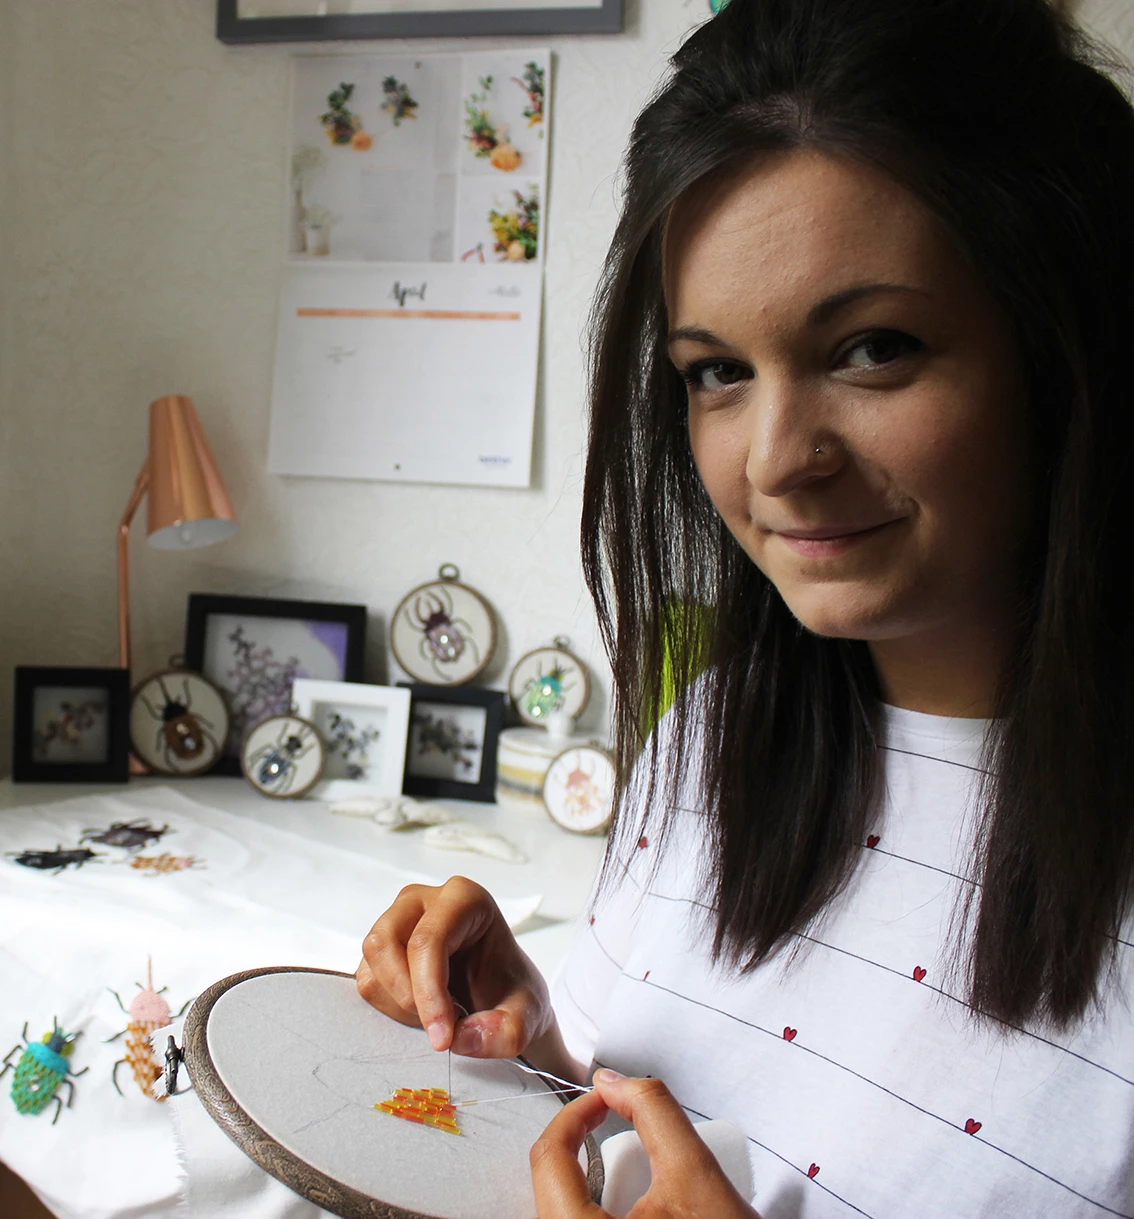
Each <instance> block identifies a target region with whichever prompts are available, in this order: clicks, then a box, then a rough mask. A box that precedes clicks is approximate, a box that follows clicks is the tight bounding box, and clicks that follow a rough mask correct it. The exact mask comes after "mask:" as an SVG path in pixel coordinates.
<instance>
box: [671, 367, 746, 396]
mask: <svg viewBox="0 0 1134 1219" xmlns="http://www.w3.org/2000/svg"><path fill="white" fill-rule="evenodd" d="M681 376H682V379H683V380H684V381H685V384H686V385H688V386H690V388H693V389H707V390H715V389H727V388H728V387H729V386H730V385H735V384H736V383H737V382H738V381H747V380H748V379H749V378H750V377H751V376H752V372H751V370H750V369H748V368H746V367H745V366H744V365H743V364H734V363H732V362H731V361H728V360H702V361H701V362H700V363H699V364H693V365H691V366H690V367H689V368H686V369H684V370H683V371H682V373H681Z"/></svg>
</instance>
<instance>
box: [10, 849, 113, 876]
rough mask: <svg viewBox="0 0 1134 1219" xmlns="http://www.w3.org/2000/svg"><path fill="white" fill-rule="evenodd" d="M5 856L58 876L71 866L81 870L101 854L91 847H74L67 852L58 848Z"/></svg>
mask: <svg viewBox="0 0 1134 1219" xmlns="http://www.w3.org/2000/svg"><path fill="white" fill-rule="evenodd" d="M5 854H7V855H9V856H11V857H12V858H13V859H15V861H16V863H18V864H22V865H23V866H24V867H25V868H38V869H39V870H40V871H41V872H54V873H55V875H56V876H58V875H59V873H60V872H62V871H63V869H64V868H67V867H69V866H71V865H74V866H75V867H76V868H81V867H82V866H83V864H85V863H89V862H90V861H91V860H92V859H98V858H99V857H100V856H99V852H98V851H92V850H91V849H90V848H89V847H73V848H72V849H71V850H69V851H65V850H64V849H63V848H62V847H61V846H57V847H56V848H55V850H54V851H6V852H5Z"/></svg>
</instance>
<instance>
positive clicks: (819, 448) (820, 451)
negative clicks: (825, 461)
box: [815, 447, 823, 453]
mask: <svg viewBox="0 0 1134 1219" xmlns="http://www.w3.org/2000/svg"><path fill="white" fill-rule="evenodd" d="M815 452H816V453H822V452H823V449H822V447H818V448H816V450H815Z"/></svg>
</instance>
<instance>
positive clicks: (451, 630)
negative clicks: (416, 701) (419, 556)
mask: <svg viewBox="0 0 1134 1219" xmlns="http://www.w3.org/2000/svg"><path fill="white" fill-rule="evenodd" d="M460 577H461V572H460V568H458V567H457V566H456V564H454V563H443V564H442V565H441V567H440V568H438V571H437V579H436V580H430V581H429V582H428V583H426V584H419V585H418V586H417V588H413V589H410V591H409V592H408V593H406V595H405V596H404V597H403V598H402V599H401V601H399V602H398V608H397V609H396V610H394V613H393V615H392V616H391V618H390V651H391V652H393V654H394V659H395V660H396V661H397V662H398V664H399V665H400V666H401V667H402V668H403V669H404V670H405V672H406V673H408V674H409V676H410V677H411V678H413V680H414V681H416V682H424V683H426V684H427V685H434V686H438V685H439V686H463V685H465V684H467V683H468V682H471V681H472V680H473V679H474V678H476V677H478V676H479V675H480V674H481V673H483V672H484V670H485V669H486V668H487V666H488V663H489V661H491V659H492V654H493V652H494V651H495V650H496V616H495V614H493V612H492V607H491V606H490V605H489V604H488V602H487V601H486V600H485V598H484V597H483V596H481V594H480V593H478V592H477V591H476V589H475V588H470V587H469V585H467V584H462V583H461V582H460Z"/></svg>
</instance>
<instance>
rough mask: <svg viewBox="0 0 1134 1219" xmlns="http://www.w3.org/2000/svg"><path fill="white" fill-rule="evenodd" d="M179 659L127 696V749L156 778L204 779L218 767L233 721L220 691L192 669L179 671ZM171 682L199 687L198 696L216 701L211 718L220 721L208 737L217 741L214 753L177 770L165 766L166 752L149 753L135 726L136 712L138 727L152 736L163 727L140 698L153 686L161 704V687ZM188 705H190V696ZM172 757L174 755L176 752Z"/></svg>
mask: <svg viewBox="0 0 1134 1219" xmlns="http://www.w3.org/2000/svg"><path fill="white" fill-rule="evenodd" d="M179 659H180V657H174V658H173V659H172V660H171V661H170V667H169V668H168V669H161V670H159V671H158V672H157V673H151V674H150V676H149V677H147V678H146V679H145V680H144V681H140V682H139V683H138V684H137V685H136V686H135V687H134V689H133V690H132V691H131V692H130V718H129V725H130V748H131V749H132V750H133V751H134V753H135V754H136V756H137V757H138V758H140V759H141V761H143V762H144V763H145V764H146V765H147V766H148V767H149V768H150V770H152V771H153V772H154V773H155V774H159V775H173V776H175V777H177V778H182V779H188V778H192V777H193V776H194V775H203V774H204V773H205V772H206V771H208V770H212V768H213V767H214V766H216V765H217V763H218V762H219V761H220V760H221V758H223V757H224V747H225V742H226V741H227V740H228V731H229V727H230V726H231V722H232V721H231V717H230V715H229V711H228V703H227V702H226V701H225V697H224V693H223V692H222V691H221V689H220V687H219V686H217V685H216V684H215V683H214V682H211V681H209V679H208V678H207V677H206V676H205V675H204V674H203V673H198V672H196V670H194V669H186V668H183V667H178V665H177V661H178V660H179ZM170 680H173V681H176V682H179V683H180V682H184V683H185V686H184V687H183V689H184V688H187V687H188V686H189V685H190V684H192V685H195V686H198V687H200V688H201V692H202V693H203V694H205V695H206V696H207V697H209V698H211V699H213V700H215V702H216V704H217V707H218V709H217V710H214V709H213V708H210V711H211V712H212V714H214V715H219V716H221V717H222V719H221V722H220V723H219V724H217V725H214V726H213V727H212V728H211V729H210V730H209V735H211V736H212V737H213V739H214V740H215V741H216V745H217V748H216V752H215V753H213V754H211V755H210V756H209V757H207V758H206V759H205V761H203V762H200V761H198V762H197V763H195V764H192V765H189V766H185V767H179V768H176V769H175V768H173V767H171V766H169V765H167V763H166V761H165V758H164V756H162V755H164V754H165V752H166V751H165V750H161V749H160V748H159V749H151V748H150V742H149V740H148V739H147V740H145V741H144V743H143V738H142V732H141V728H140V727H139V728H137V729H135V723H134V721H135V712H137V714H138V719H139V724H144V725H145V727H146V728H147V729H148V730H150V731H151V732H152V730H153V729H154V728H155V727H156V726H157V725H159V724H160V723H162V721H160V720H157V719H155V718H154V716H153V715H152V714H151V713H150V711H149V708H148V707H146V704H145V703H143V702H142V695H143V693H144V692H146V691H148V690H149V687H151V686H154V687H156V692H158V697H159V698H160V699H162V700H163V701H164V700H165V698H166V690H165V689H163V683H167V682H169V681H170ZM172 692H173V695H174V697H176V696H177V695H178V694H179V693H181V691H179V690H176V689H174V690H173V691H172ZM190 702H192V695H191V694H190ZM189 714H190V715H192V714H193V711H192V710H190V711H189ZM202 714H203V713H202ZM143 715H144V716H145V719H144V720H142V719H141V716H143ZM210 722H211V721H210ZM158 731H159V732H163V731H164V729H162V728H159V729H158ZM174 753H175V754H176V750H175V751H174Z"/></svg>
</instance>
